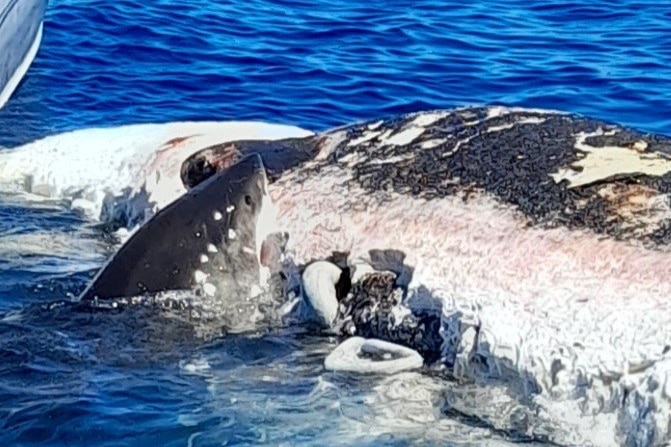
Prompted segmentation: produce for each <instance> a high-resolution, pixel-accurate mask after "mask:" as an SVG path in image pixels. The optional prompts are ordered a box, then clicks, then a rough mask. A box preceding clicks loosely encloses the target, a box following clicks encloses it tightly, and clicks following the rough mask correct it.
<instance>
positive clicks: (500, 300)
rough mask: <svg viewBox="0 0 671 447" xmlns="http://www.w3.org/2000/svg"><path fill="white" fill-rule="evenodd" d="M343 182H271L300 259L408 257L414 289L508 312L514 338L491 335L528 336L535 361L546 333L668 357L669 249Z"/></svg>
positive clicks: (335, 173) (623, 353)
mask: <svg viewBox="0 0 671 447" xmlns="http://www.w3.org/2000/svg"><path fill="white" fill-rule="evenodd" d="M285 180H286V181H285ZM343 180H344V175H343V171H339V170H336V169H331V168H328V169H324V170H322V172H321V173H320V175H319V178H314V179H308V180H307V181H306V182H305V183H303V184H302V185H301V184H298V183H297V182H294V181H292V179H291V178H287V179H283V180H281V181H280V182H278V183H275V184H273V185H271V191H270V192H271V196H272V197H273V200H274V201H275V203H276V204H277V206H278V209H279V220H280V222H279V223H280V226H281V227H282V228H285V229H286V230H287V231H288V232H289V233H290V239H289V244H288V249H290V250H293V251H295V257H296V258H297V259H298V260H299V261H300V260H306V259H309V258H320V257H321V258H323V257H325V256H327V255H329V254H330V253H331V251H333V250H348V251H351V252H352V254H353V255H364V254H366V253H367V251H368V250H369V249H388V248H393V249H398V250H402V251H404V252H405V253H406V254H407V258H406V261H405V262H406V263H407V264H409V265H412V266H414V267H415V273H414V280H413V283H415V284H416V285H424V286H426V287H428V288H429V289H430V290H431V293H432V294H433V295H434V296H435V297H441V298H443V300H444V301H445V300H447V299H452V300H454V302H456V305H457V306H458V307H467V308H472V307H473V306H474V305H475V306H477V307H479V308H481V309H485V310H486V309H487V308H489V309H497V312H498V311H503V310H506V312H509V313H510V315H511V316H512V317H513V318H512V319H510V321H506V322H503V323H505V324H508V325H509V327H507V328H506V329H505V331H504V332H509V333H510V334H509V335H507V334H501V333H500V330H499V329H497V331H498V332H499V333H497V334H494V337H503V338H505V337H512V338H516V337H520V339H521V340H524V344H525V345H527V349H528V350H529V352H528V355H529V356H532V357H533V356H535V354H533V352H532V351H533V346H536V345H537V347H538V349H539V350H543V349H546V347H547V343H548V341H547V340H548V339H547V336H548V335H547V334H552V338H553V339H555V340H558V341H557V343H556V344H557V346H568V347H571V346H577V345H581V346H587V345H593V346H594V348H595V349H597V351H595V352H603V351H602V350H601V351H599V349H601V348H602V347H603V346H611V347H613V349H616V350H617V351H616V352H615V351H614V352H615V353H613V358H615V357H617V361H618V362H620V361H631V362H636V361H637V360H638V359H642V358H649V354H645V353H644V352H643V351H649V350H654V352H657V350H658V348H659V352H660V353H661V350H662V348H661V347H663V346H664V345H665V344H668V343H671V339H670V337H669V336H668V335H667V334H666V332H667V331H660V330H659V328H664V327H668V325H669V324H671V300H669V299H668V297H670V296H671V281H670V280H669V278H671V262H669V261H671V255H669V253H668V252H663V251H653V250H648V249H644V248H642V247H636V246H633V245H631V244H628V243H625V242H615V241H613V240H609V239H603V238H601V237H599V236H597V235H595V234H592V233H589V232H578V231H570V230H568V229H565V228H558V229H553V230H543V229H530V228H525V226H524V223H525V222H524V217H523V216H522V215H521V214H519V213H518V212H515V211H514V210H512V209H508V208H506V207H503V206H501V205H499V204H497V203H495V201H494V200H492V199H490V198H488V197H486V196H477V195H476V196H474V197H473V198H471V199H470V200H469V201H467V202H464V201H463V200H462V198H460V197H448V198H445V199H440V200H434V201H430V202H426V201H423V200H417V199H412V198H409V197H405V196H399V195H393V196H392V197H391V198H390V200H389V201H387V202H386V203H385V204H384V205H383V206H379V205H377V203H376V202H375V201H374V200H373V199H372V197H371V194H370V193H369V192H366V191H363V190H361V189H358V188H353V187H352V186H347V185H344V184H343ZM355 209H356V210H355ZM483 312H484V311H483ZM483 312H480V314H481V315H484V316H482V317H481V318H485V319H486V318H487V316H486V314H485V313H483ZM496 317H497V315H494V316H493V317H492V319H491V321H492V324H493V325H494V326H496V327H497V328H498V326H497V325H499V324H501V322H495V321H494V320H495V319H496ZM483 321H484V320H483ZM539 322H542V325H543V327H544V329H543V330H545V331H546V332H540V335H538V334H537V332H539V331H540V329H538V328H537V327H535V326H537V325H536V323H539ZM483 324H484V323H483ZM547 331H549V332H547ZM515 334H517V335H515ZM543 334H546V335H543ZM499 342H500V343H504V340H503V339H502V340H500V341H499ZM505 343H507V341H505ZM520 343H522V342H520ZM520 343H515V344H520ZM513 348H514V349H521V347H520V346H515V347H513ZM651 352H652V351H651ZM520 355H522V354H520ZM525 355H527V354H525ZM539 355H540V354H539ZM588 355H591V354H588ZM604 355H605V354H604ZM621 357H624V360H622V359H621ZM593 360H594V362H595V363H596V364H598V363H599V362H601V363H602V364H603V363H604V362H603V361H602V360H599V359H597V358H594V359H593ZM518 361H519V359H518Z"/></svg>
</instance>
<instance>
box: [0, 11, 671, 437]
mask: <svg viewBox="0 0 671 447" xmlns="http://www.w3.org/2000/svg"><path fill="white" fill-rule="evenodd" d="M669 79H671V4H666V3H663V2H659V1H655V2H652V1H647V2H633V1H626V0H621V1H620V0H618V1H607V0H583V1H579V2H578V1H565V0H538V1H533V0H531V1H530V0H526V1H518V0H508V1H493V0H483V1H479V2H471V4H469V3H468V2H462V1H459V2H457V1H444V0H419V1H415V2H401V1H399V0H384V1H382V0H368V1H366V2H358V1H351V0H337V1H334V0H327V1H322V2H319V3H315V2H312V1H310V2H308V1H285V2H269V1H263V0H247V1H244V2H243V1H213V0H210V1H208V0H201V1H192V0H154V1H140V0H118V1H115V2H110V1H101V0H51V2H50V5H49V9H48V14H47V18H46V23H45V28H44V38H43V43H42V47H41V49H40V52H39V54H38V57H37V59H36V61H35V63H34V65H33V66H32V68H31V69H30V71H29V73H28V76H27V78H26V79H25V81H24V82H23V83H22V85H21V87H20V88H19V90H18V91H17V92H16V94H15V96H14V97H13V99H12V100H11V101H10V102H9V103H8V105H7V106H6V108H5V109H3V110H2V111H0V129H1V131H0V145H2V146H13V145H16V144H19V143H24V142H28V141H32V140H34V139H36V138H38V137H42V136H45V135H48V134H52V133H56V132H61V131H65V130H72V129H79V128H84V127H91V126H117V125H122V124H129V123H137V122H167V121H175V120H192V119H203V120H229V119H230V120H233V119H234V120H240V119H252V120H262V121H270V122H278V123H286V124H293V125H299V126H302V127H305V128H308V129H311V130H323V129H326V128H329V127H331V126H337V125H341V124H345V123H349V122H352V121H356V120H362V119H373V118H376V117H380V116H382V115H390V114H396V113H401V112H408V111H415V110H420V109H427V108H447V107H453V106H459V105H473V104H483V103H488V104H491V103H499V104H507V105H519V106H526V107H540V108H552V109H560V110H564V111H571V112H577V113H582V114H586V115H589V116H592V117H595V118H600V119H603V120H607V121H614V122H618V123H620V124H624V125H628V126H633V127H636V128H639V129H642V130H644V131H649V132H657V133H665V134H668V135H671V86H670V84H669ZM91 150H92V154H93V155H92V156H95V155H94V154H95V148H91ZM64 234H66V235H67V237H65V236H63V235H64ZM104 245H105V244H104V243H103V241H101V240H100V238H99V235H97V233H95V232H94V231H92V230H90V229H87V228H86V227H85V226H83V222H82V221H81V220H80V219H79V218H78V217H77V216H74V215H72V214H70V213H68V212H66V211H63V210H62V208H59V207H58V206H57V205H53V206H51V205H41V206H39V207H34V206H33V207H26V206H25V205H22V204H14V203H11V198H10V197H2V200H0V313H2V312H7V311H9V310H12V311H13V312H16V311H19V312H23V314H21V315H22V316H16V317H13V316H10V317H7V316H6V315H5V316H4V317H3V318H4V319H3V321H2V323H1V324H0V445H12V446H14V445H17V446H19V445H44V446H60V445H63V446H66V445H67V446H88V445H96V446H102V445H110V446H119V445H137V446H146V445H171V446H172V445H174V446H178V445H179V446H187V445H189V446H190V445H199V446H205V445H207V446H209V445H222V443H227V444H228V445H258V444H264V443H265V444H268V445H297V444H298V445H324V443H327V444H328V445H385V446H391V445H406V444H408V443H412V442H413V441H417V440H418V439H420V438H421V437H422V435H423V434H425V432H426V430H424V429H423V428H421V426H420V428H419V429H418V430H419V431H418V432H417V433H414V432H413V433H410V434H408V433H407V431H404V432H403V433H396V432H395V430H396V429H397V428H398V424H395V423H390V428H388V429H385V430H382V429H381V432H383V433H384V435H377V434H375V433H373V434H366V435H364V434H361V435H360V436H359V437H353V433H354V432H356V431H357V430H362V432H361V433H368V432H367V431H366V430H370V427H378V426H379V425H380V424H381V420H386V419H384V418H382V419H381V418H380V417H379V415H377V416H376V415H375V414H373V415H371V412H372V413H375V411H380V408H378V409H377V410H370V408H368V407H367V406H366V405H364V404H363V403H362V402H363V397H362V396H364V395H366V393H369V392H370V390H371V389H372V387H373V386H374V384H373V383H368V382H366V381H358V380H345V379H342V378H333V377H331V376H329V375H325V374H324V373H323V370H322V362H323V356H324V354H325V353H326V352H328V351H329V350H330V349H332V348H333V343H332V342H331V341H328V340H324V339H312V338H308V337H304V336H298V335H291V334H270V335H265V336H259V337H252V338H249V337H230V338H227V339H225V340H214V341H209V342H207V343H205V342H203V341H202V340H197V339H194V338H193V334H191V333H189V332H188V331H187V330H184V331H182V332H180V328H179V327H177V328H175V327H174V326H169V327H170V329H166V327H164V326H162V325H161V324H159V322H156V321H151V322H149V323H146V324H144V320H143V316H142V315H137V314H134V315H128V316H126V317H114V318H113V317H111V316H109V315H90V314H86V313H78V314H74V315H73V314H72V312H69V311H67V310H62V309H61V310H59V309H55V310H50V311H44V310H39V309H35V308H34V307H30V306H38V305H40V304H43V303H47V302H51V301H53V300H57V299H62V298H64V297H65V296H67V295H68V294H73V293H76V292H77V291H79V290H81V288H82V287H84V285H85V284H86V281H87V280H88V278H89V277H90V274H91V271H90V268H93V267H92V266H98V265H100V263H101V262H102V260H103V259H104V257H105V256H106V255H107V253H106V252H105V251H104ZM89 253H90V255H89ZM75 254H76V255H77V257H78V261H77V265H76V266H74V265H73V263H72V258H73V256H75ZM82 262H84V263H86V262H88V263H89V264H88V265H89V270H86V269H83V268H82ZM82 269H83V270H85V271H82ZM45 322H48V324H46V323H45ZM483 404H484V405H489V406H492V405H494V403H493V401H490V400H487V399H484V400H483ZM413 411H415V410H413ZM427 411H428V412H429V413H430V414H433V413H431V411H433V410H431V409H430V408H429V409H427ZM415 416H416V415H415ZM417 417H418V418H419V416H417ZM468 421H471V422H470V423H468ZM474 421H475V422H474ZM357 423H358V424H359V425H357ZM469 424H470V425H469ZM478 424H479V425H478ZM420 425H421V424H420ZM434 425H435V424H433V423H431V424H429V425H427V426H426V427H427V430H428V428H430V427H432V426H434ZM462 425H463V426H464V427H466V428H465V429H462V428H459V427H457V428H455V429H454V431H450V432H449V433H448V432H446V433H445V438H444V441H445V442H446V443H448V442H450V441H454V442H456V441H459V442H461V443H460V444H459V445H481V443H480V441H479V439H480V438H478V436H476V435H473V434H472V433H470V432H469V431H468V430H470V428H468V427H470V426H471V425H473V426H484V427H485V428H486V427H487V424H486V423H483V422H482V421H479V420H477V418H476V419H473V418H471V419H467V422H466V423H464V424H462ZM460 430H461V431H460ZM390 433H391V434H390ZM395 433H396V434H395ZM498 435H501V433H498ZM504 435H506V436H502V438H506V439H508V440H516V439H517V440H519V439H518V438H516V437H515V435H514V433H512V434H511V433H507V434H506V433H504ZM427 436H428V435H427ZM355 438H356V439H357V441H352V439H355ZM487 438H489V436H488V437H487ZM428 439H429V441H426V442H427V443H428V444H429V445H432V444H435V441H436V438H435V436H434V437H430V436H429V437H428ZM467 440H471V441H472V443H469V442H467ZM522 440H524V439H522ZM527 440H528V439H527ZM536 440H542V436H539V437H538V439H536ZM366 443H370V444H366Z"/></svg>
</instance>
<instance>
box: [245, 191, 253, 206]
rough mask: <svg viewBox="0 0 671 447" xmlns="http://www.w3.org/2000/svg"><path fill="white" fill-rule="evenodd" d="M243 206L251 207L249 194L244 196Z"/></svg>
mask: <svg viewBox="0 0 671 447" xmlns="http://www.w3.org/2000/svg"><path fill="white" fill-rule="evenodd" d="M245 204H247V206H252V196H250V195H249V194H247V195H246V196H245Z"/></svg>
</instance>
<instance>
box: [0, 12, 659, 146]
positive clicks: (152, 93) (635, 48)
mask: <svg viewBox="0 0 671 447" xmlns="http://www.w3.org/2000/svg"><path fill="white" fill-rule="evenodd" d="M44 33H45V34H44V42H43V45H42V48H41V50H40V53H39V56H38V58H37V60H36V62H35V64H34V66H33V68H32V69H31V71H30V75H29V76H28V78H27V79H26V81H25V82H24V84H23V85H22V87H21V89H20V90H19V91H18V94H17V95H16V96H15V98H14V99H13V100H12V101H11V102H10V104H9V106H8V107H7V108H6V109H5V110H3V111H2V112H0V128H1V129H3V130H5V132H3V135H2V136H1V138H0V144H4V145H8V144H12V143H16V142H19V141H27V140H31V139H34V138H35V137H36V136H42V135H44V134H48V133H53V132H57V131H62V130H68V129H73V128H81V127H87V126H99V125H105V126H111V125H118V124H127V123H130V122H156V121H159V122H164V121H171V120H185V119H255V120H264V121H272V122H282V123H289V124H294V125H299V126H303V127H306V128H310V129H313V130H322V129H325V128H328V127H331V126H336V125H341V124H344V123H347V122H351V121H353V120H359V119H370V118H374V117H378V116H380V115H386V114H395V113H399V112H406V111H413V110H419V109H426V108H444V107H451V106H456V105H472V104H481V103H503V104H508V105H523V106H530V107H543V108H552V109H561V110H567V111H572V112H578V113H583V114H587V115H590V116H593V117H595V118H601V119H604V120H608V121H616V122H619V123H621V124H624V125H631V126H635V127H637V128H640V129H643V130H646V131H651V132H662V133H666V134H671V88H669V80H670V79H671V4H668V3H665V2H657V1H644V2H634V1H625V0H622V1H620V0H613V1H609V0H582V1H566V0H543V1H540V0H539V1H528V0H522V1H520V0H510V1H493V0H485V1H478V2H461V1H459V2H457V1H445V0H441V1H437V0H418V1H415V2H403V1H399V0H368V1H366V2H355V1H347V0H344V1H340V0H339V1H331V0H328V1H321V2H319V3H314V2H312V1H282V2H271V1H265V0H249V1H244V2H242V1H221V0H220V1H214V0H203V1H190V0H154V1H151V2H144V1H138V0H118V1H115V2H109V1H102V0H51V3H50V5H49V12H48V15H47V23H46V26H45V31H44ZM10 130H11V131H10Z"/></svg>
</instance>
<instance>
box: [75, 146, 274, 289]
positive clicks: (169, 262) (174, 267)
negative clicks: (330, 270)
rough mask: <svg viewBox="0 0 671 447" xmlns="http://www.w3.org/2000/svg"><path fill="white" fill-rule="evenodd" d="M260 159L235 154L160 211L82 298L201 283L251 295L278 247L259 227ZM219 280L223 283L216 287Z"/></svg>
mask: <svg viewBox="0 0 671 447" xmlns="http://www.w3.org/2000/svg"><path fill="white" fill-rule="evenodd" d="M266 185H267V179H266V175H265V170H264V166H263V163H262V161H261V158H260V157H259V156H255V155H252V156H249V157H245V158H242V159H240V161H239V162H237V163H235V164H233V165H231V166H230V167H229V169H227V170H225V171H220V172H217V173H216V175H213V176H211V177H210V178H208V179H207V180H206V181H204V182H202V183H201V184H199V185H198V186H197V187H195V188H193V189H191V190H189V191H188V192H187V193H186V194H184V195H183V196H182V197H180V198H179V199H177V200H176V201H175V202H173V203H172V204H170V205H169V206H168V207H166V208H164V209H162V210H160V211H159V212H158V213H157V214H156V215H155V216H153V217H152V219H150V220H149V221H148V222H147V223H145V224H144V225H143V226H142V227H140V228H139V229H138V230H137V231H136V232H135V233H134V234H133V235H132V236H131V237H130V238H129V240H128V241H126V243H125V244H124V245H123V246H122V247H121V248H120V249H119V251H118V252H117V253H116V254H115V255H114V256H113V258H112V259H111V260H110V261H109V263H108V264H107V265H106V266H105V267H104V268H102V269H101V271H100V272H99V273H98V275H97V276H96V277H95V278H94V279H93V281H92V283H91V284H90V285H89V287H88V288H87V289H86V290H85V291H84V292H83V293H82V294H81V296H80V300H82V301H88V300H94V299H97V300H105V299H111V298H119V297H133V296H140V295H145V294H155V293H158V292H164V291H169V290H186V289H193V288H196V287H200V288H201V290H202V291H203V292H204V293H205V294H206V295H214V294H227V295H235V294H239V295H243V296H244V295H247V296H248V295H249V290H250V287H251V286H252V285H254V284H259V282H260V280H261V273H260V272H261V267H262V264H264V263H266V264H268V263H271V262H272V259H271V258H273V257H274V256H277V250H276V249H274V248H273V247H271V246H269V241H272V242H274V241H275V239H273V238H268V241H266V243H265V245H264V243H263V240H264V235H261V234H258V228H259V227H258V223H259V219H260V218H261V215H262V211H263V208H264V207H268V206H272V205H271V203H270V200H269V198H268V196H267V190H266ZM222 285H223V287H224V289H223V290H222V289H221V286H222Z"/></svg>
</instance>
